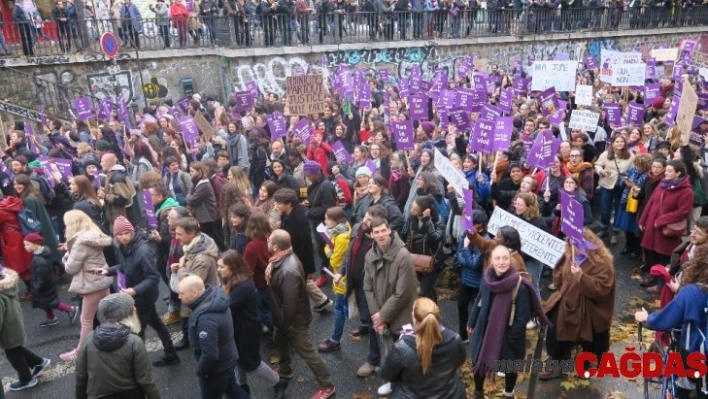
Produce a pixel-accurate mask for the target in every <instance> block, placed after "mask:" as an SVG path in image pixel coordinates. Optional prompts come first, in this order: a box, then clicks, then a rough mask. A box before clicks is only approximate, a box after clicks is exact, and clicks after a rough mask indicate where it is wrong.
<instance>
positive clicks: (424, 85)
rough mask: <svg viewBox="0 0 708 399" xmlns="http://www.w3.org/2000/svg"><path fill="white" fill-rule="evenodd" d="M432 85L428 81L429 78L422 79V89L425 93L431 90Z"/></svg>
mask: <svg viewBox="0 0 708 399" xmlns="http://www.w3.org/2000/svg"><path fill="white" fill-rule="evenodd" d="M432 87H433V84H432V83H430V82H428V81H427V80H422V81H421V82H420V91H422V92H423V93H428V92H430V88H432Z"/></svg>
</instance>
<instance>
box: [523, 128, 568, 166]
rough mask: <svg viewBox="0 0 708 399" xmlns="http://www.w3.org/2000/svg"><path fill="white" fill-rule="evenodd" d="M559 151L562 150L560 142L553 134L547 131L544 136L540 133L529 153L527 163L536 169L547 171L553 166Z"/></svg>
mask: <svg viewBox="0 0 708 399" xmlns="http://www.w3.org/2000/svg"><path fill="white" fill-rule="evenodd" d="M558 149H560V141H558V140H557V139H556V138H555V137H554V136H553V132H551V131H550V130H546V131H545V132H543V134H541V133H539V134H538V135H537V136H536V141H534V143H533V147H531V150H530V151H529V154H528V157H527V158H526V163H527V164H529V165H530V166H533V167H536V168H541V169H546V168H548V167H550V166H551V165H553V163H554V160H555V156H556V153H557V152H558Z"/></svg>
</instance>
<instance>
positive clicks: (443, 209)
mask: <svg viewBox="0 0 708 399" xmlns="http://www.w3.org/2000/svg"><path fill="white" fill-rule="evenodd" d="M433 203H434V204H435V210H436V211H438V215H440V219H443V220H447V219H448V218H449V217H450V200H448V199H447V198H445V197H440V198H438V196H437V195H435V196H433Z"/></svg>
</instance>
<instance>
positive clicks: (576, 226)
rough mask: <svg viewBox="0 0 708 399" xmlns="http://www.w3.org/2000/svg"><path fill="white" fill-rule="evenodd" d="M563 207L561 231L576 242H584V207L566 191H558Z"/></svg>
mask: <svg viewBox="0 0 708 399" xmlns="http://www.w3.org/2000/svg"><path fill="white" fill-rule="evenodd" d="M558 194H559V197H560V206H561V231H562V232H563V234H565V235H566V236H567V237H568V238H572V239H573V240H574V241H575V242H583V240H584V238H583V213H584V210H583V205H582V204H581V203H580V202H578V201H577V200H576V199H575V198H574V197H573V196H572V195H570V194H568V193H566V192H565V190H559V191H558Z"/></svg>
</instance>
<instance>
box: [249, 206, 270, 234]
mask: <svg viewBox="0 0 708 399" xmlns="http://www.w3.org/2000/svg"><path fill="white" fill-rule="evenodd" d="M271 232H272V229H271V228H270V221H269V220H268V217H267V216H266V215H265V213H263V212H253V213H252V214H251V216H249V217H248V221H247V222H246V237H247V238H248V239H249V240H252V239H254V238H262V239H267V238H268V237H269V236H270V233H271Z"/></svg>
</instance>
